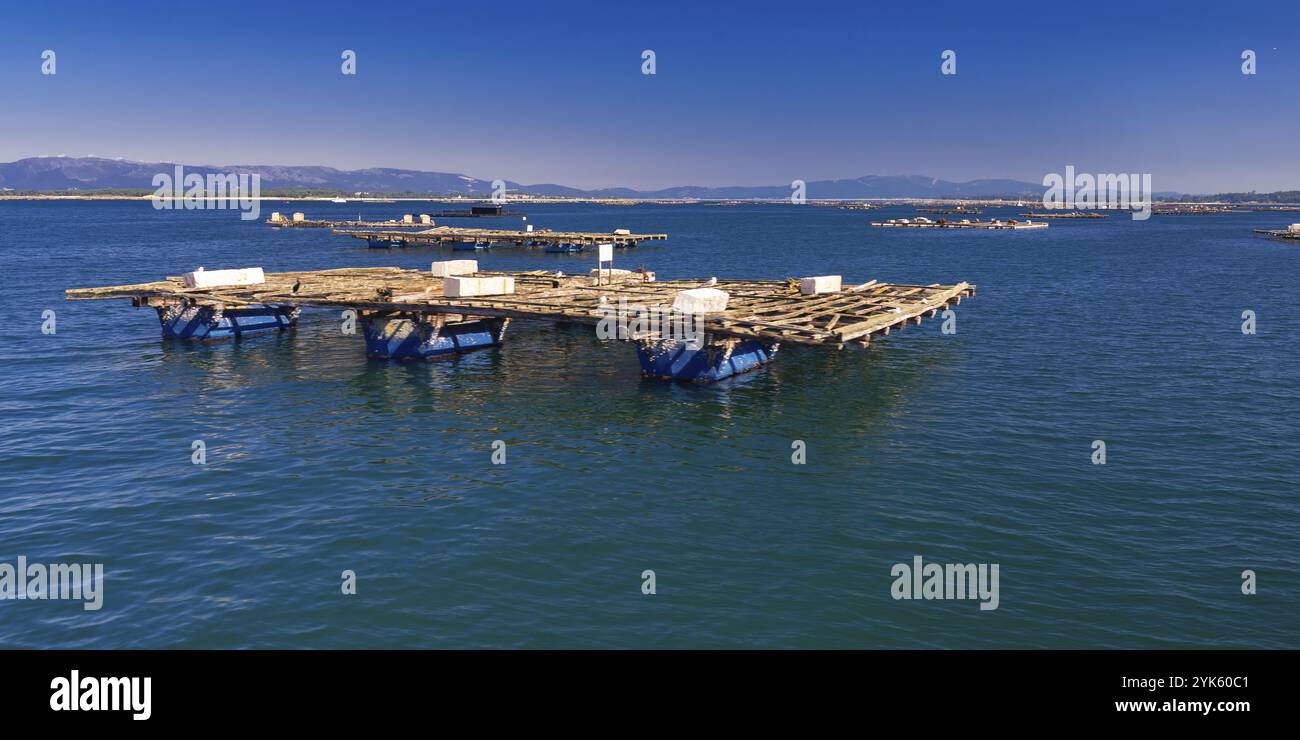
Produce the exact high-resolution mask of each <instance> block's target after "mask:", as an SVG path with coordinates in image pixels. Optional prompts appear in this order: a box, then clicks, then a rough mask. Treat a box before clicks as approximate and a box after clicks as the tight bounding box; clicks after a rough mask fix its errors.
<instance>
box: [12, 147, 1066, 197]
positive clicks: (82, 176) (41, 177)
mask: <svg viewBox="0 0 1300 740" xmlns="http://www.w3.org/2000/svg"><path fill="white" fill-rule="evenodd" d="M175 166H176V164H175V163H172V162H131V161H127V160H121V159H105V158H102V157H29V158H27V159H20V160H18V161H16V162H9V163H4V164H0V190H39V191H46V192H54V191H69V190H74V191H75V190H105V189H113V190H124V189H147V190H153V189H154V186H153V177H154V175H156V174H158V173H160V172H165V173H171V172H172V171H173V170H174V168H175ZM185 171H186V173H187V174H188V173H191V172H193V173H197V174H200V175H207V174H209V173H222V174H228V173H249V174H258V175H261V182H262V190H263V192H266V191H277V192H278V191H286V190H311V191H334V192H338V193H341V194H347V195H351V194H353V193H358V192H363V193H375V194H380V193H383V194H400V193H411V194H415V193H418V194H438V195H465V196H479V197H482V196H488V195H491V193H492V181H491V180H481V179H478V178H474V177H468V176H466V175H461V174H455V173H448V172H423V171H420V170H402V169H393V168H388V167H375V168H370V169H364V170H338V169H334V168H333V167H315V166H304V167H290V166H281V165H228V166H222V167H213V166H207V165H188V164H187V165H185ZM506 188H507V190H508V192H509V193H511V194H526V195H538V196H550V197H570V198H710V199H714V198H723V199H726V198H735V199H744V198H788V197H790V193H791V187H790V185H789V184H781V185H759V186H741V185H736V186H728V187H705V186H699V185H682V186H678V187H672V188H664V189H662V190H634V189H632V188H600V189H597V190H582V189H579V188H571V187H567V186H564V185H555V184H550V183H543V184H537V185H521V184H519V183H517V182H510V181H507V182H506ZM806 190H807V193H806V194H807V196H808V197H809V198H962V197H976V196H994V195H1008V196H1026V197H1035V198H1036V197H1040V196H1041V195H1042V192H1043V186H1042V185H1039V184H1036V183H1032V182H1021V181H1018V180H1004V179H992V180H971V181H969V182H950V181H947V180H939V179H936V178H933V177H921V176H919V175H899V176H880V175H867V176H865V177H858V178H855V179H852V180H814V181H809V182H808V183H807V188H806Z"/></svg>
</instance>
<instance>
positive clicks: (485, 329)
mask: <svg viewBox="0 0 1300 740" xmlns="http://www.w3.org/2000/svg"><path fill="white" fill-rule="evenodd" d="M509 323H510V320H509V319H479V320H476V321H460V322H455V323H441V322H440V321H439V319H438V318H437V317H433V318H427V319H415V318H411V317H407V316H375V315H371V316H362V318H361V328H362V332H363V333H364V334H365V337H366V356H367V357H374V358H377V359H384V360H432V359H436V358H438V357H442V356H445V355H452V354H456V353H458V352H468V351H470V350H475V349H482V348H484V347H495V346H497V345H499V344H501V340H502V338H503V337H504V336H505V333H506V325H507V324H509Z"/></svg>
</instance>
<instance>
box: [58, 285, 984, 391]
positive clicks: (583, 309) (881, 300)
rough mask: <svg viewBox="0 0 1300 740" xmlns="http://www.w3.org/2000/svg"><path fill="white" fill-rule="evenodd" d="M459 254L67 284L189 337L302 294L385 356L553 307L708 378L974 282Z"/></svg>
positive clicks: (850, 331)
mask: <svg viewBox="0 0 1300 740" xmlns="http://www.w3.org/2000/svg"><path fill="white" fill-rule="evenodd" d="M465 262H467V263H468V264H470V265H472V266H473V271H472V272H467V273H463V274H456V275H454V276H451V275H452V273H447V274H448V275H449V276H448V277H437V276H435V275H434V274H432V272H430V271H421V270H408V269H399V268H396V267H375V268H346V269H336V270H316V271H309V272H282V273H266V274H265V276H264V282H261V283H258V284H249V285H224V286H220V287H186V282H185V279H183V278H181V277H171V278H167V279H166V280H162V281H158V282H153V283H140V284H136V285H115V286H108V287H102V288H80V289H74V290H69V291H68V292H67V297H68V298H69V299H74V300H85V299H108V298H129V299H130V300H131V302H132V304H133V305H135V306H137V307H150V308H153V309H155V310H156V311H157V312H158V316H159V318H160V320H161V321H162V324H163V334H164V336H165V337H168V338H173V339H184V340H191V341H210V340H215V339H225V338H237V337H241V336H244V335H247V334H252V333H258V332H265V331H278V330H279V331H282V330H286V329H291V328H293V326H294V325H295V323H296V321H297V319H298V315H299V312H300V311H301V309H303V308H331V309H344V310H347V309H351V310H354V311H356V318H357V321H358V323H359V324H360V325H361V327H362V329H363V332H364V335H365V340H366V352H367V354H368V355H370V356H371V357H376V358H386V359H394V360H410V359H434V358H437V357H441V356H445V355H450V354H455V353H458V352H464V351H468V350H472V349H479V348H483V347H493V346H497V345H499V344H501V342H502V340H503V339H504V335H505V330H506V327H507V326H508V324H509V322H510V320H511V319H540V320H551V321H563V322H568V323H574V324H584V325H589V326H594V327H595V328H596V330H597V336H599V337H600V338H602V339H610V340H621V341H627V342H630V343H633V344H635V346H636V349H637V356H638V358H639V360H640V362H641V367H642V370H643V372H644V373H645V374H646V375H647V376H652V377H659V378H666V379H672V380H688V381H712V380H720V379H722V378H725V377H728V376H730V375H735V374H737V373H740V372H745V371H747V370H752V369H754V368H756V367H759V366H762V365H764V364H766V363H768V362H770V361H771V360H772V359H773V358H774V357H775V355H776V352H777V350H778V349H779V347H780V345H782V344H796V345H806V346H816V347H829V348H836V349H840V348H844V347H846V346H866V345H867V343H868V342H869V341H870V339H871V337H872V336H873V335H876V334H889V332H890V331H891V330H893V329H901V328H903V327H904V326H905V325H906V324H907V323H908V322H916V323H918V324H919V323H921V321H922V320H923V319H924V318H927V317H934V316H935V315H936V314H938V313H939V312H940V311H943V310H944V309H946V308H948V307H949V305H953V304H957V303H960V302H961V299H962V298H964V297H966V296H973V295H974V294H975V286H973V285H970V284H968V283H964V282H963V283H955V284H950V285H939V284H934V285H898V284H885V283H877V282H876V281H874V280H873V281H870V282H866V283H862V284H859V285H849V286H845V287H843V288H840V286H839V278H838V277H837V276H836V277H835V279H834V286H833V289H832V290H829V292H814V291H807V290H806V289H805V290H801V284H800V282H799V281H795V280H716V279H712V278H710V279H709V280H665V281H655V280H654V276H653V274H652V273H646V272H643V271H641V272H627V271H622V270H618V271H615V270H606V271H602V273H601V274H600V275H599V276H595V275H577V276H569V275H564V274H562V273H552V272H547V271H530V272H509V273H506V272H493V271H480V270H478V269H477V264H476V263H475V262H474V261H472V260H469V261H465ZM438 264H461V263H460V262H453V263H436V264H435V268H436V267H437V265H438ZM594 272H595V271H593V273H594ZM259 276H260V271H259ZM825 279H826V278H805V279H804V283H805V284H806V283H808V281H822V280H825ZM480 283H481V284H493V285H497V284H500V285H508V286H509V288H508V290H507V289H498V293H499V294H489V295H476V294H473V293H472V292H471V293H469V294H468V295H462V294H460V293H461V291H464V290H465V288H464V287H463V286H464V285H466V284H469V285H475V284H480ZM457 286H461V287H457ZM820 290H821V289H820V288H818V289H817V291H820ZM809 292H813V294H807V293H809ZM719 293H720V294H722V295H723V299H722V301H723V302H722V304H721V305H724V306H725V308H722V310H711V309H713V308H717V306H708V305H707V301H706V302H705V303H704V304H700V305H703V306H705V308H703V309H701V308H698V307H696V308H691V307H690V306H688V305H687V304H688V303H689V301H688V302H687V303H683V297H684V296H689V297H692V298H694V297H696V296H699V295H706V294H707V295H713V294H719Z"/></svg>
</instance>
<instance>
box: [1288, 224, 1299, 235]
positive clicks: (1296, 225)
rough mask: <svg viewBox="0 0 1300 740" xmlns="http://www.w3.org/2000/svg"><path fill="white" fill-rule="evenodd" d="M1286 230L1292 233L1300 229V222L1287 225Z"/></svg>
mask: <svg viewBox="0 0 1300 740" xmlns="http://www.w3.org/2000/svg"><path fill="white" fill-rule="evenodd" d="M1286 230H1287V231H1290V232H1292V233H1294V232H1297V231H1300V224H1291V225H1290V226H1288V227H1286Z"/></svg>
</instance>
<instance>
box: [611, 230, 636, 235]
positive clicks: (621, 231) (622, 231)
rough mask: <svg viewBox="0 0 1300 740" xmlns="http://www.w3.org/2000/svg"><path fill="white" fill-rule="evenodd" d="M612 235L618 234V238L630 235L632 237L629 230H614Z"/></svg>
mask: <svg viewBox="0 0 1300 740" xmlns="http://www.w3.org/2000/svg"><path fill="white" fill-rule="evenodd" d="M614 233H615V234H618V235H619V236H631V235H632V230H631V229H614Z"/></svg>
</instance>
